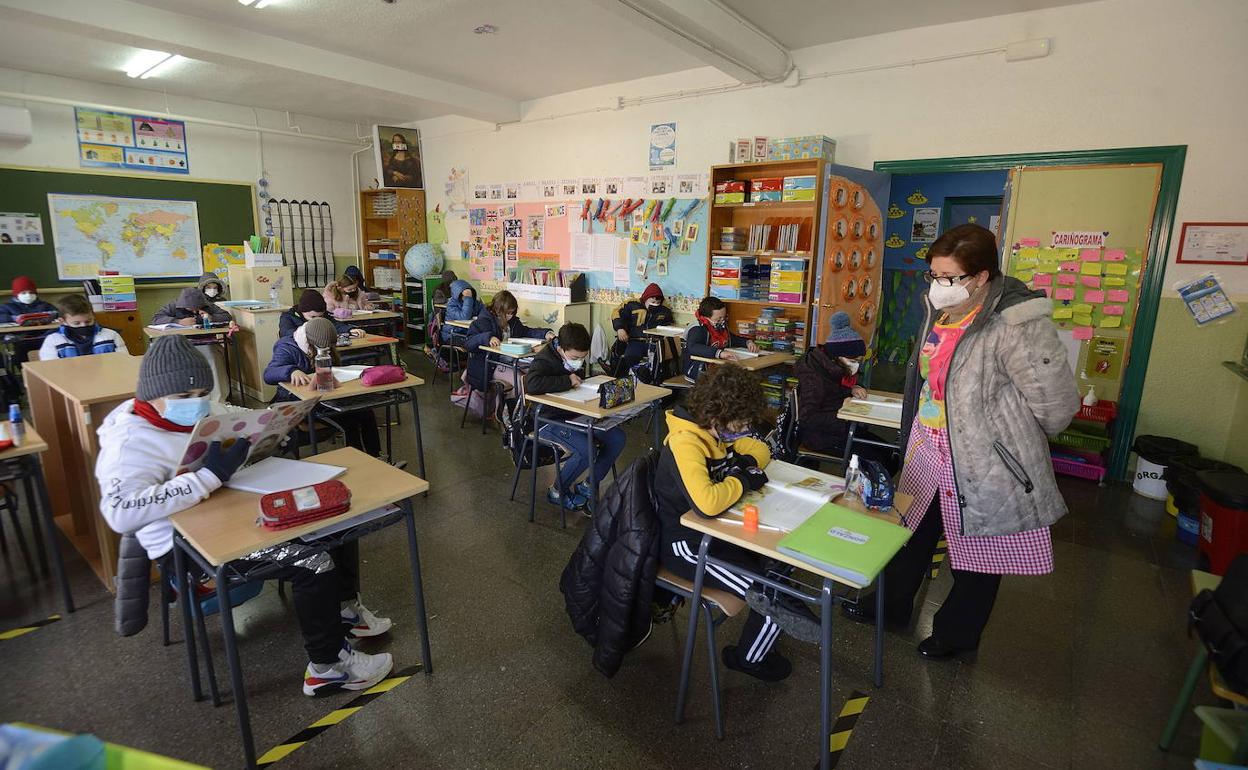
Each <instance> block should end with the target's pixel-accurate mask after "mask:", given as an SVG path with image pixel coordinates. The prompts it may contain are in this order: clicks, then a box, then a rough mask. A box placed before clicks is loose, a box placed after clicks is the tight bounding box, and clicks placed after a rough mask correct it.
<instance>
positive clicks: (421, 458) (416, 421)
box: [281, 374, 425, 478]
mask: <svg viewBox="0 0 1248 770" xmlns="http://www.w3.org/2000/svg"><path fill="white" fill-rule="evenodd" d="M424 384H425V381H424V380H423V379H421V378H420V377H417V376H416V375H414V374H409V375H407V377H406V378H404V379H402V380H400V381H399V382H392V383H389V384H388V385H373V386H371V387H370V386H367V385H365V384H364V383H362V382H360V380H359V379H358V378H357V379H354V380H349V381H347V382H344V383H341V384H339V385H338V387H336V388H334V389H333V390H331V391H328V392H326V391H322V390H317V389H316V388H315V387H314V386H313V385H304V386H296V385H291V384H290V383H289V382H284V383H282V385H281V387H282V388H283V389H284V390H285V391H287V392H288V393H290V394H291V395H293V396H295V397H296V398H298V399H299V400H300V401H307V400H308V399H310V398H320V399H321V404H324V403H325V402H327V401H338V400H341V399H345V398H352V397H353V396H371V395H373V394H376V393H394V394H395V400H394V401H393V402H391V404H389V405H388V406H397V405H398V404H401V403H403V400H407V401H410V402H411V404H412V420H413V423H412V424H413V425H415V426H416V460H417V463H418V464H419V467H420V477H421V478H425V442H424V439H423V438H422V437H421V435H420V406H419V405H418V403H417V401H416V388H417V387H418V386H420V385H424ZM400 391H402V392H403V393H402V395H403V396H404V398H399V396H400V393H399V392H400ZM321 408H322V407H321V406H318V407H317V410H319V409H321ZM374 408H376V405H373V404H369V405H367V406H362V407H361V408H360V409H351V408H349V407H346V408H340V409H337V410H334V411H337V412H339V413H344V412H346V413H349V412H353V411H361V410H362V409H374ZM317 410H313V413H312V414H310V415H308V435H309V437H310V438H311V440H312V451H313V453H315V452H316V427H315V426H316V421H315V420H314V419H313V415H315V414H316V412H317ZM322 414H324V413H322ZM325 416H329V417H332V415H325ZM385 422H386V454H387V456H388V457H389V458H390V459H391V460H393V459H394V451H393V447H392V445H391V435H390V420H389V419H387V420H386V421H385Z"/></svg>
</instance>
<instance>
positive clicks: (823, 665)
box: [676, 497, 912, 770]
mask: <svg viewBox="0 0 1248 770" xmlns="http://www.w3.org/2000/svg"><path fill="white" fill-rule="evenodd" d="M910 502H912V501H911V500H910V498H908V497H904V498H899V499H898V501H897V506H898V508H899V509H900V512H901V513H904V512H905V510H906V509H907V508H908V507H909V504H910ZM852 507H853V508H855V509H857V510H859V511H862V512H863V513H866V514H868V515H871V516H875V517H876V518H880V519H884V520H885V521H888V522H890V523H893V524H899V523H900V521H901V517H900V513H899V512H898V511H897V510H894V511H890V512H885V513H881V512H875V511H868V510H865V509H864V508H863V507H862V506H861V505H855V506H852ZM680 523H681V524H682V525H684V526H685V527H687V528H689V529H691V530H694V531H695V532H701V533H702V542H701V544H700V546H699V547H698V566H697V569H696V571H695V572H694V579H693V597H692V599H691V600H690V602H689V625H688V627H687V628H686V630H685V654H684V662H683V665H682V667H681V672H680V687H679V689H678V691H677V695H676V722H677V723H680V722H681V721H683V719H684V714H685V700H686V698H687V696H688V692H689V674H690V670H691V667H692V664H693V648H694V640H695V638H696V636H697V629H698V613H699V612H700V611H701V609H700V608H701V606H702V587H703V582H704V579H705V577H706V566H707V564H718V565H720V566H723V567H726V568H730V569H732V570H734V571H735V572H738V573H743V574H745V575H747V576H748V577H749V578H751V579H752V580H753V581H754V582H755V583H756V584H761V585H766V586H770V587H771V588H774V589H775V590H777V591H781V592H783V593H787V594H789V595H790V596H793V597H795V598H797V599H800V600H802V601H805V602H808V603H815V602H817V603H818V604H819V606H820V613H819V615H820V621H821V625H820V631H821V639H820V644H819V706H820V709H819V710H820V719H819V724H820V727H819V731H820V732H819V741H820V742H819V746H820V750H819V765H820V767H821V768H823V769H824V770H827V768H829V767H831V757H832V754H831V738H832V722H833V715H832V616H833V610H834V609H835V603H834V602H833V593H832V591H833V588H834V584H840V585H843V586H846V587H848V588H850V589H854V590H859V591H860V590H861V589H863V588H866V587H867V586H866V585H859V584H858V583H855V582H853V581H851V580H847V579H846V578H844V577H841V576H839V575H834V574H832V573H831V572H826V571H824V570H821V569H819V568H817V567H815V566H814V565H811V564H808V563H807V562H804V561H802V560H800V559H796V558H794V557H792V556H790V555H788V554H786V553H784V552H783V551H781V550H779V548H778V547H777V546H778V544H779V542H780V540H782V539H783V538H784V537H785V536H786V535H787V534H788V533H786V532H778V531H775V530H769V529H763V528H761V527H760V528H759V529H758V531H757V532H746V531H745V528H744V527H741V526H737V525H733V524H728V523H725V522H724V521H719V520H717V519H715V518H707V517H705V516H701V515H699V514H697V513H694V512H693V511H689V512H688V513H686V514H684V515H683V516H681V517H680ZM712 538H714V539H716V540H722V541H724V542H726V543H731V544H732V545H735V546H737V547H739V548H744V549H745V550H747V551H750V552H752V553H756V554H759V555H760V556H762V557H764V558H766V559H773V560H775V561H779V562H782V563H784V564H788V565H791V566H793V567H797V568H798V569H801V570H803V571H805V572H809V573H811V574H813V575H815V576H816V577H818V578H820V579H821V580H822V587H821V589H820V592H819V595H818V596H817V597H815V596H810V595H808V594H805V593H803V592H801V591H800V590H798V589H796V588H793V587H792V586H790V585H788V584H786V583H781V582H779V581H776V580H773V579H772V578H769V577H766V576H764V575H759V574H757V573H753V572H750V571H749V570H746V569H744V568H742V567H740V566H739V565H734V564H728V563H727V562H721V561H720V560H718V559H716V558H715V557H713V556H709V555H708V550H709V548H710V544H711V539H712ZM875 583H876V586H875V656H874V657H875V686H876V687H880V686H882V685H883V667H884V572H883V570H881V571H880V574H879V576H878V577H877V578H876V581H875Z"/></svg>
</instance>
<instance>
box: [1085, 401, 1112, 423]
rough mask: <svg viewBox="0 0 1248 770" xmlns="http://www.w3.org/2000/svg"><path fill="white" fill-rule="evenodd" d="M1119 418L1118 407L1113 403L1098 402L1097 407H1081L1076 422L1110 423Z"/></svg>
mask: <svg viewBox="0 0 1248 770" xmlns="http://www.w3.org/2000/svg"><path fill="white" fill-rule="evenodd" d="M1117 416H1118V405H1117V404H1115V403H1114V402H1113V401H1098V402H1097V403H1096V405H1095V406H1081V407H1079V413H1078V414H1076V415H1075V419H1076V420H1085V421H1087V422H1109V421H1110V420H1113V419H1114V418H1115V417H1117Z"/></svg>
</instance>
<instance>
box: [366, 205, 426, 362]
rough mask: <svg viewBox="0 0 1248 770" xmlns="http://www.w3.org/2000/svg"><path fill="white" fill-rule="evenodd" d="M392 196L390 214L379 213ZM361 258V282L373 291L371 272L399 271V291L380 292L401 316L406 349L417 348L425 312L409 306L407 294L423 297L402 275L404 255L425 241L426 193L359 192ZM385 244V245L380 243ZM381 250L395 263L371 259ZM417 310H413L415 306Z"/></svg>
mask: <svg viewBox="0 0 1248 770" xmlns="http://www.w3.org/2000/svg"><path fill="white" fill-rule="evenodd" d="M390 196H394V207H393V213H384V214H382V213H378V209H379V207H380V206H382V205H384V199H386V198H389V197H390ZM360 222H361V224H362V227H361V233H362V236H361V239H360V257H361V260H360V261H361V263H362V269H363V271H364V281H365V282H366V283H367V284H368V285H369V286H370V287H376V285H377V283H376V279H375V278H374V270H376V268H378V267H395V268H397V269H398V270H399V271H400V277H399V280H400V282H401V284H402V285H401V286H400V287H399V288H388V289H385V290H379V291H380V293H381V295H382V298H383V301H384V302H385V303H386V304H388V305H389V306H390V307H391V309H393V310H394V311H395V312H397V313H402V314H403V332H404V333H403V337H404V340H405V342H406V343H407V345H408V347H420V346H422V345H423V344H424V341H425V326H426V319H425V311H424V310H423V304H424V303H423V302H422V301H421V300H416V301H415V302H408V301H407V300H408V299H409V297H408V296H407V295H408V293H409V292H413V297H412V298H415V297H422V299H423V291H421V287H420V286H419V284H420V281H419V280H417V281H416V283H417V286H415V287H412V286H411V285H410V282H411V281H412V279H411V277H410V276H408V275H406V274H404V273H403V272H402V271H403V255H404V254H406V253H407V250H408V249H410V248H411V247H412V246H414V245H415V244H417V243H424V242H425V241H426V240H428V235H427V230H426V229H425V191H424V190H408V189H401V188H396V189H387V190H361V191H360ZM382 242H384V243H382ZM381 249H390V250H392V251H395V252H397V253H398V255H399V258H398V259H393V260H392V259H379V258H377V257H376V256H374V255H375V254H376V253H378V252H379V251H380V250H381ZM418 303H419V307H412V305H417V304H418Z"/></svg>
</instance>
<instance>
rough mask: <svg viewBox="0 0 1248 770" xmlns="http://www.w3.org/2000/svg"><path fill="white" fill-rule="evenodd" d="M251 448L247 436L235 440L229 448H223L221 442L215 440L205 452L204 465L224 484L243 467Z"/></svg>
mask: <svg viewBox="0 0 1248 770" xmlns="http://www.w3.org/2000/svg"><path fill="white" fill-rule="evenodd" d="M250 450H251V442H250V441H248V440H247V439H245V438H240V439H239V440H238V441H235V442H234V444H233V445H232V446H231V447H230V448H229V449H222V448H221V442H220V441H214V442H212V444H211V445H210V446H209V447H208V451H207V452H205V453H204V467H205V468H207V469H208V470H210V471H212V475H214V476H216V477H217V478H218V479H220V481H221V483H222V484H224V483H225V482H227V481H229V480H230V477H231V476H233V475H234V471H236V470H238V469H239V468H241V467H242V465H243V462H244V461H245V460H246V459H247V453H248V452H249V451H250Z"/></svg>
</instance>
